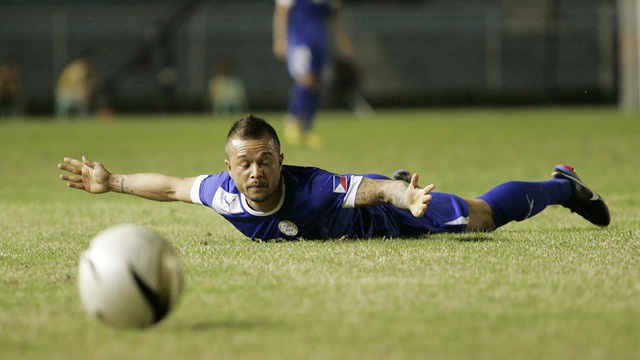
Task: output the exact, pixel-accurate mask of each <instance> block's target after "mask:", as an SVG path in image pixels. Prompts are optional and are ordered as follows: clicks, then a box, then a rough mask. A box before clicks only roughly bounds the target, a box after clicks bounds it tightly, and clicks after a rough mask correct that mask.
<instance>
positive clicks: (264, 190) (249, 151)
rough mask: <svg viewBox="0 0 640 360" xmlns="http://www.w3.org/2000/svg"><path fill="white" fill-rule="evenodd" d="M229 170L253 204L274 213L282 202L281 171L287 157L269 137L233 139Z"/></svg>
mask: <svg viewBox="0 0 640 360" xmlns="http://www.w3.org/2000/svg"><path fill="white" fill-rule="evenodd" d="M226 150H227V159H226V160H225V163H226V164H227V169H228V170H229V174H230V175H231V178H232V179H233V181H235V183H236V187H237V188H238V190H239V191H240V192H241V193H243V194H244V195H245V196H246V198H247V202H248V203H249V205H250V206H251V207H252V208H253V209H254V210H258V211H270V210H273V209H274V208H275V207H276V206H277V205H278V203H279V202H280V194H281V192H280V190H281V188H280V171H281V170H282V160H283V159H284V156H283V155H282V154H280V153H279V149H278V146H277V145H276V143H275V141H273V139H272V138H271V137H269V136H264V137H263V138H262V139H258V140H245V139H232V140H229V142H228V143H227V148H226Z"/></svg>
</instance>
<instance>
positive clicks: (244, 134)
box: [227, 114, 280, 153]
mask: <svg viewBox="0 0 640 360" xmlns="http://www.w3.org/2000/svg"><path fill="white" fill-rule="evenodd" d="M265 135H268V136H269V137H271V138H272V139H273V141H275V143H276V146H277V150H278V153H279V152H280V139H279V138H278V134H277V133H276V130H275V129H274V128H273V126H271V125H269V123H268V122H266V121H265V120H263V119H261V118H259V117H257V116H253V115H251V114H249V115H247V116H245V117H243V118H242V119H240V120H237V121H236V122H234V123H233V125H231V129H230V130H229V134H227V143H228V142H229V140H231V139H244V140H258V139H262V138H263V137H264V136H265Z"/></svg>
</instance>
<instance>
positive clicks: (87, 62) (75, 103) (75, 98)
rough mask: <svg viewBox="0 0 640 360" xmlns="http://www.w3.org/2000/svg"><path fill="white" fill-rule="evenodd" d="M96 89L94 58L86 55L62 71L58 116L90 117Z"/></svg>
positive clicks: (58, 87)
mask: <svg viewBox="0 0 640 360" xmlns="http://www.w3.org/2000/svg"><path fill="white" fill-rule="evenodd" d="M95 88H96V78H95V76H94V73H93V56H92V55H86V56H83V57H81V58H79V59H76V60H74V61H73V62H71V63H70V64H69V65H67V66H66V67H65V68H64V70H63V71H62V74H61V75H60V79H59V80H58V84H57V87H56V91H55V95H56V110H55V112H56V116H57V117H70V116H79V117H85V116H89V115H90V114H91V101H92V99H93V94H94V91H95Z"/></svg>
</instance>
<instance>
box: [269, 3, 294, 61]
mask: <svg viewBox="0 0 640 360" xmlns="http://www.w3.org/2000/svg"><path fill="white" fill-rule="evenodd" d="M289 10H290V7H289V6H287V5H282V4H278V3H276V9H275V11H274V13H273V53H274V55H275V56H276V58H277V59H284V58H285V56H286V55H287V46H288V39H287V24H288V23H289Z"/></svg>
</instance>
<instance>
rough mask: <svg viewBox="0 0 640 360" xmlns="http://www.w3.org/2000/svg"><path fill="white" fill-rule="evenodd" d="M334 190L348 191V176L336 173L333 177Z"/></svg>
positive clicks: (339, 191) (337, 191)
mask: <svg viewBox="0 0 640 360" xmlns="http://www.w3.org/2000/svg"><path fill="white" fill-rule="evenodd" d="M333 192H334V193H341V194H343V193H346V192H347V177H346V176H340V175H336V176H334V177H333Z"/></svg>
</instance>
